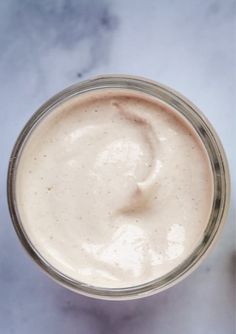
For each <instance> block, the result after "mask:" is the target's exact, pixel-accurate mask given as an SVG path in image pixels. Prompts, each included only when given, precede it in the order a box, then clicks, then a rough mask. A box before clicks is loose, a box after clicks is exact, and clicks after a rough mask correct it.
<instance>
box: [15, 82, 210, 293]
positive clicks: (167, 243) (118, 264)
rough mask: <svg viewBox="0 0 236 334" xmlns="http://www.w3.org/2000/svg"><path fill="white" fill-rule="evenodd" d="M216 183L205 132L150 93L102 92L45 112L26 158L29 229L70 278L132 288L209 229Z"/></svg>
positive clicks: (21, 203) (23, 180)
mask: <svg viewBox="0 0 236 334" xmlns="http://www.w3.org/2000/svg"><path fill="white" fill-rule="evenodd" d="M212 193H213V182H212V172H211V167H210V163H209V161H208V157H207V154H206V152H205V149H204V147H203V144H202V143H201V141H200V139H199V138H198V136H197V134H196V133H195V132H194V130H193V129H192V128H191V125H189V124H188V123H187V122H186V121H185V120H184V119H183V118H182V116H180V115H179V114H178V113H177V112H176V111H175V110H172V109H171V108H170V107H168V106H167V105H164V104H163V103H161V102H160V101H159V100H157V99H155V98H152V97H149V96H148V95H145V94H141V93H135V92H133V91H128V90H118V89H117V90H115V89H113V90H105V89H104V90H100V91H97V92H93V93H84V94H83V95H80V96H79V97H73V98H71V99H69V100H68V101H66V102H64V103H63V104H61V105H59V106H58V107H56V108H55V109H54V110H53V111H52V112H51V113H50V114H49V115H48V116H46V117H45V118H44V119H43V120H42V121H41V122H40V124H39V125H38V126H37V128H36V129H35V130H34V131H33V133H32V134H31V136H30V138H29V139H28V141H27V143H26V146H25V147H24V150H23V152H22V156H21V159H20V162H19V166H18V171H17V179H16V195H17V204H18V210H19V214H20V217H21V221H22V223H23V226H24V229H25V231H26V233H27V235H28V237H29V239H30V240H31V242H32V244H33V245H34V247H35V248H36V249H37V250H38V252H39V253H40V254H41V255H42V256H43V257H44V258H45V259H46V260H47V261H48V262H49V263H50V264H51V265H52V266H53V267H55V268H56V269H58V270H59V271H61V272H62V273H63V274H65V275H67V276H69V277H71V278H74V279H76V280H79V281H82V282H84V283H87V284H92V285H94V286H101V287H113V288H116V287H128V286H132V285H137V284H141V283H145V282H148V281H150V280H152V279H155V278H158V277H160V276H162V275H164V274H166V273H168V272H169V271H171V270H173V269H174V268H175V267H176V266H177V265H179V264H180V263H181V262H182V261H183V260H184V259H186V258H187V257H188V256H189V255H190V254H191V252H192V251H193V250H194V248H195V247H196V246H197V244H198V242H199V241H200V240H201V238H202V235H203V233H204V230H205V228H206V225H207V222H208V218H209V214H210V210H211V206H212Z"/></svg>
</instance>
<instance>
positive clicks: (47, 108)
mask: <svg viewBox="0 0 236 334" xmlns="http://www.w3.org/2000/svg"><path fill="white" fill-rule="evenodd" d="M107 88H112V89H113V88H119V89H131V90H132V91H139V92H142V93H146V94H149V95H151V96H154V97H156V98H158V99H159V100H160V101H162V102H164V103H166V104H167V105H169V106H170V107H172V108H174V109H175V110H176V111H178V112H179V113H180V114H181V115H182V116H184V118H185V119H187V121H189V122H190V124H191V125H192V126H193V128H194V129H195V130H196V132H197V133H198V135H199V137H200V139H201V141H202V143H203V145H204V147H205V148H206V151H207V154H208V157H209V159H210V162H211V168H212V173H213V183H214V194H213V203H212V210H211V214H210V218H209V221H208V224H207V226H206V229H205V231H204V234H203V236H202V240H201V241H200V243H199V244H198V245H197V246H196V247H195V249H194V250H193V251H192V253H191V254H190V255H189V256H188V257H187V258H186V259H185V260H183V261H182V262H181V263H180V264H179V265H178V266H177V267H175V268H174V269H173V270H171V271H170V272H168V273H167V274H165V275H163V276H161V277H159V278H157V279H154V280H152V281H149V282H146V283H143V284H139V285H136V286H131V287H124V288H104V287H96V286H91V285H88V284H86V283H84V282H80V281H77V280H75V279H72V278H70V277H68V276H66V275H65V274H63V273H62V272H60V271H59V270H57V269H56V268H54V267H53V266H52V265H51V264H50V263H49V262H48V261H46V259H44V258H43V256H42V255H41V254H40V253H39V251H38V250H37V249H36V247H35V246H34V245H33V244H32V243H31V241H30V238H29V237H28V236H27V233H26V231H25V230H24V227H23V224H22V222H21V219H20V216H19V213H18V209H17V203H16V191H15V190H16V184H15V179H16V172H17V165H18V162H19V160H20V157H21V152H22V150H23V148H24V145H25V143H26V141H27V139H28V138H29V136H30V135H31V133H32V132H33V130H34V128H35V127H36V126H37V124H38V123H39V121H40V120H41V119H42V118H43V117H44V116H46V115H48V114H49V113H50V112H51V111H52V110H53V109H54V108H55V107H56V106H57V105H58V104H61V103H62V102H64V101H65V100H67V99H70V98H72V97H73V96H77V95H80V94H82V93H85V92H89V91H93V90H97V89H107ZM7 196H8V206H9V211H10V215H11V219H12V222H13V226H14V228H15V231H16V233H17V235H18V237H19V239H20V241H21V243H22V245H23V246H24V248H25V249H26V251H27V252H28V254H29V255H30V256H31V257H32V258H33V260H34V261H35V262H36V263H37V264H38V265H39V266H40V267H41V268H42V269H43V270H44V271H45V272H46V273H48V274H49V275H50V276H51V277H52V278H53V279H54V280H56V281H57V282H58V283H60V284H62V285H64V286H65V287H67V288H69V289H71V290H73V291H75V292H79V293H81V294H84V295H88V296H90V297H94V298H100V299H113V300H124V299H133V298H140V297H144V296H148V295H151V294H154V293H156V292H160V291H163V290H165V289H167V288H169V287H170V286H172V285H174V284H176V283H177V282H178V281H180V280H182V279H183V278H184V277H185V276H187V275H188V274H190V273H191V272H192V271H193V270H194V269H195V268H196V267H197V266H198V265H199V264H200V262H201V261H202V260H203V258H205V256H206V255H207V253H208V251H209V250H210V248H211V247H212V245H213V244H214V242H215V240H216V238H217V236H218V235H219V233H220V231H221V230H222V228H223V225H224V222H225V220H226V216H227V212H228V207H229V198H230V176H229V169H228V163H227V159H226V155H225V152H224V149H223V146H222V144H221V142H220V139H219V137H218V135H217V134H216V132H215V130H214V129H213V127H212V125H211V124H210V122H209V121H208V120H207V118H206V117H205V116H204V115H203V114H202V113H201V112H200V111H199V109H198V108H197V107H196V106H195V105H194V104H192V102H190V101H189V100H188V99H186V98H185V97H184V96H182V95H181V94H180V93H178V92H176V91H174V90H173V89H171V88H169V87H167V86H164V85H162V84H159V83H157V82H155V81H152V80H148V79H146V78H142V77H137V76H130V75H112V74H111V75H104V76H97V77H94V78H91V79H89V80H86V81H82V82H80V83H77V84H74V85H72V86H69V87H68V88H66V89H64V90H63V91H61V92H59V93H58V94H56V95H54V96H53V97H52V98H50V99H49V100H48V101H47V102H46V103H44V104H43V105H42V106H41V107H40V108H39V109H38V110H37V111H36V112H35V113H34V114H33V116H32V117H31V118H30V119H29V121H28V122H27V123H26V125H25V127H24V128H23V130H22V131H21V133H20V135H19V137H18V138H17V140H16V143H15V145H14V148H13V151H12V153H11V157H10V161H9V167H8V177H7Z"/></svg>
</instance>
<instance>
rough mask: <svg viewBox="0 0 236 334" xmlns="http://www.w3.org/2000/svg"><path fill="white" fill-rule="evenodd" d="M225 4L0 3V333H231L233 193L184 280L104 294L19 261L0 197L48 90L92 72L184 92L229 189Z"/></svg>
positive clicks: (231, 111) (231, 117) (233, 18)
mask: <svg viewBox="0 0 236 334" xmlns="http://www.w3.org/2000/svg"><path fill="white" fill-rule="evenodd" d="M235 4H236V3H235V1H230V0H226V1H220V0H216V1H215V0H207V1H193V0H191V1H187V0H183V1H174V0H166V1H155V0H148V1H133V0H130V1H124V0H120V1H118V0H112V1H105V0H100V1H95V0H90V1H87V0H84V1H82V0H67V1H66V0H57V1H56V0H47V1H46V0H42V1H34V0H21V1H18V0H8V1H4V0H1V1H0V78H1V80H0V101H1V108H0V153H1V160H0V333H1V334H2V333H3V334H8V333H17V334H19V333H24V334H28V333H35V334H41V333H52V334H54V333H55V334H64V333H66V334H67V333H68V334H75V333H76V334H77V333H79V334H106V333H109V334H110V333H114V334H128V333H129V334H132V333H134V334H144V333H145V334H146V333H147V334H154V333H155V334H156V333H164V334H172V333H173V334H178V333H181V334H182V333H190V334H205V333H207V334H211V333H212V334H213V333H214V334H226V333H227V334H233V333H235V331H236V325H235V314H234V312H235V308H236V300H235V299H236V296H235V290H236V277H235V276H236V275H235V268H236V252H235V202H234V201H233V200H234V199H235V193H234V191H233V195H232V197H233V200H232V205H231V209H230V214H229V218H228V222H227V224H226V226H225V229H224V232H223V234H222V236H221V238H220V240H219V242H218V243H217V245H216V247H215V248H214V250H213V252H212V253H211V255H210V256H209V257H208V259H207V260H205V261H204V262H203V264H202V265H201V266H200V267H199V269H197V270H196V271H195V272H194V273H193V274H192V275H191V276H190V277H188V278H187V279H185V280H184V281H182V282H181V283H179V284H178V285H176V286H175V287H173V288H171V289H169V290H167V291H165V292H162V293H160V294H158V295H155V296H153V297H149V298H145V299H142V300H134V301H128V302H108V301H99V300H94V299H91V298H86V297H83V296H79V295H76V294H74V293H72V292H70V291H67V290H66V289H64V288H62V287H60V286H58V285H57V284H56V283H54V282H53V281H52V280H51V279H50V278H48V277H47V276H46V275H45V274H44V273H43V272H42V271H41V270H39V268H38V267H37V266H36V265H35V264H34V263H33V262H32V261H31V260H30V259H29V257H28V256H27V255H26V253H25V252H24V250H23V249H22V247H21V246H20V243H19V241H18V240H17V237H16V235H15V232H14V230H13V228H12V225H11V222H10V218H9V214H8V210H7V202H6V191H5V188H6V172H7V164H8V158H9V154H10V151H11V149H12V146H13V144H14V141H15V139H16V136H17V135H18V133H19V131H20V130H21V128H22V126H23V125H24V123H25V122H26V120H27V119H28V118H29V117H30V116H31V115H32V113H33V112H34V111H35V110H36V109H37V108H38V107H39V106H40V104H41V103H43V102H44V101H45V100H46V99H47V98H49V97H50V96H51V95H52V94H54V93H56V92H57V91H59V90H60V89H62V88H64V87H65V86H68V85H70V84H72V83H74V82H76V81H80V80H82V79H86V78H88V77H90V76H92V75H97V74H102V73H128V74H135V75H141V76H146V77H149V78H152V79H154V80H157V81H160V82H162V83H164V84H167V85H169V86H171V87H173V88H175V89H176V90H178V91H180V92H182V93H183V94H184V95H186V96H187V97H188V98H189V99H191V100H192V101H193V102H194V103H195V104H197V105H198V106H199V108H200V109H202V110H203V111H204V113H205V114H206V116H207V117H208V118H209V119H210V121H211V122H212V124H213V125H214V127H215V128H216V130H217V132H218V133H219V135H220V137H221V140H222V142H223V145H224V147H225V150H226V153H227V155H228V158H229V164H230V168H231V174H232V185H233V188H234V189H235V186H236V175H235V169H236V161H235V143H234V142H235V130H234V128H235V124H236V117H235V115H236V113H235V106H234V105H235V103H234V99H235V93H236V82H235V81H236V60H235V59H236V57H235V56H236V50H235V45H236V36H235V34H236V8H235V7H236V5H235Z"/></svg>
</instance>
